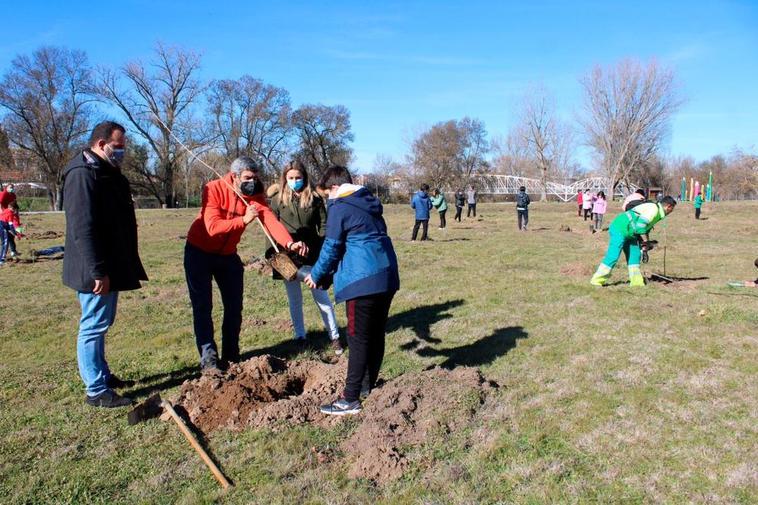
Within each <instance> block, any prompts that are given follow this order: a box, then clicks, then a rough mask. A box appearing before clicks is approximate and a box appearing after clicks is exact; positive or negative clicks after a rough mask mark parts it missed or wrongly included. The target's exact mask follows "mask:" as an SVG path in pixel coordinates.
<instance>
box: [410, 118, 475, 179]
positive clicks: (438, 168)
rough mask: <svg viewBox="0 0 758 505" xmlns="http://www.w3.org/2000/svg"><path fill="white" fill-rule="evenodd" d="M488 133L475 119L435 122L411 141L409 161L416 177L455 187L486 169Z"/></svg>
mask: <svg viewBox="0 0 758 505" xmlns="http://www.w3.org/2000/svg"><path fill="white" fill-rule="evenodd" d="M488 151H489V143H488V142H487V131H486V130H485V128H484V123H482V122H481V121H480V120H478V119H471V118H464V119H462V120H460V121H455V120H450V121H445V122H441V123H437V124H435V125H433V126H432V127H431V128H429V129H428V130H427V131H425V132H422V133H421V134H419V136H418V137H417V138H416V140H414V141H413V144H412V146H411V153H410V156H409V162H410V164H411V165H412V166H413V168H414V170H415V172H416V178H417V179H419V181H421V180H423V181H424V182H426V183H427V184H430V185H432V186H434V187H440V188H442V187H458V186H462V185H464V184H466V183H468V182H469V180H470V178H471V176H472V175H474V174H475V173H477V172H480V173H481V172H483V171H485V169H486V168H487V167H488V165H487V163H486V160H485V158H484V157H485V155H486V154H487V152H488Z"/></svg>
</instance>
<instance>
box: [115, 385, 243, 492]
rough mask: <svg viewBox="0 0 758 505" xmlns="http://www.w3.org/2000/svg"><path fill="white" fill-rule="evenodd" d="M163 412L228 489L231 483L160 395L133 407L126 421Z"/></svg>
mask: <svg viewBox="0 0 758 505" xmlns="http://www.w3.org/2000/svg"><path fill="white" fill-rule="evenodd" d="M164 411H165V412H166V413H168V414H169V416H170V417H171V419H173V420H174V421H175V422H176V425H177V426H178V427H179V430H180V431H181V432H182V434H183V435H184V437H185V438H186V439H187V441H189V443H190V445H191V446H192V448H193V449H195V452H197V453H198V455H199V456H200V458H201V459H202V460H203V463H205V465H206V466H207V467H208V468H209V469H210V471H211V473H213V476H214V477H216V480H217V481H218V482H219V484H221V487H223V488H224V489H228V488H229V487H230V486H231V483H230V482H229V481H228V480H227V478H226V477H224V474H223V473H221V470H219V468H218V466H216V463H214V462H213V460H212V459H211V458H210V456H208V453H207V452H205V450H204V449H203V447H202V446H201V445H200V443H199V442H198V441H197V438H195V435H193V434H192V432H191V431H190V430H189V428H188V427H187V424H186V423H185V422H184V420H182V418H181V417H179V414H177V413H176V411H175V410H174V407H173V405H171V402H169V401H167V400H162V399H161V395H159V394H157V393H156V394H154V395H152V396H150V397H149V398H148V399H147V400H145V401H144V402H142V403H140V404H139V405H137V406H136V407H134V408H133V409H132V410H131V411H129V413H128V414H127V420H128V422H129V424H130V425H135V424H137V423H140V422H142V421H146V420H148V419H152V418H154V417H158V416H160V415H161V414H162V413H163V412H164Z"/></svg>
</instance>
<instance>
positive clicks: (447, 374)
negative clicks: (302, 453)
mask: <svg viewBox="0 0 758 505" xmlns="http://www.w3.org/2000/svg"><path fill="white" fill-rule="evenodd" d="M346 368H347V359H346V358H345V357H343V358H341V359H340V360H339V361H338V362H337V363H336V364H329V363H323V362H320V361H315V360H303V361H292V362H287V361H285V360H282V359H279V358H276V357H274V356H269V355H266V356H261V357H257V358H253V359H250V360H248V361H245V362H243V363H239V364H237V365H234V366H232V367H231V368H230V369H229V370H228V371H227V372H226V373H225V374H223V375H221V376H219V377H212V376H203V377H201V378H199V379H196V380H192V381H187V382H185V383H184V384H183V385H182V388H181V393H180V396H179V398H178V399H177V400H176V401H175V404H176V405H177V406H178V407H180V408H182V409H184V410H185V411H186V413H187V415H188V417H189V419H190V421H191V422H192V423H193V424H194V425H195V426H197V427H198V428H199V429H201V430H202V431H204V432H206V433H208V432H211V431H213V430H216V429H219V428H226V429H231V430H242V429H244V428H247V427H269V428H273V429H276V428H277V427H280V426H281V425H282V423H291V424H302V423H314V424H317V425H321V426H331V425H335V424H337V423H341V422H343V421H344V419H345V418H342V417H332V416H325V415H323V414H321V413H320V412H319V406H320V405H322V404H324V403H327V402H329V401H332V400H333V399H334V398H336V397H337V395H338V394H339V393H340V392H341V390H342V387H343V384H344V379H345V373H346ZM495 387H497V385H496V384H494V383H491V382H489V381H487V380H485V379H484V377H482V375H481V373H480V372H479V371H478V370H477V369H474V368H467V367H459V368H456V369H454V370H452V371H451V370H445V369H441V368H434V369H431V370H425V371H423V372H416V373H407V374H404V375H401V376H400V377H397V378H395V379H393V380H391V381H389V382H387V383H384V384H383V385H381V386H380V387H378V388H377V389H374V390H373V391H372V392H371V394H370V396H369V397H368V398H367V399H366V401H365V402H364V403H363V412H362V413H361V414H360V415H359V416H357V420H358V423H359V424H358V425H357V427H356V429H355V431H354V432H353V434H352V435H351V436H350V437H348V438H347V439H346V440H345V442H344V443H343V444H342V447H341V450H342V453H343V454H344V455H345V457H346V458H347V460H348V463H349V467H350V469H349V475H350V477H353V478H369V479H373V480H375V481H376V482H378V483H384V482H387V481H390V480H393V479H395V478H397V477H400V476H401V475H402V473H403V470H404V469H405V467H406V466H407V465H408V459H407V457H406V455H405V453H404V451H406V450H407V449H409V448H412V447H413V446H417V445H419V444H423V443H424V442H426V441H427V440H430V439H433V438H434V437H435V436H436V437H440V436H442V437H444V436H445V435H446V434H448V433H452V432H455V431H456V430H459V429H461V428H463V427H465V426H466V425H467V424H469V423H470V422H471V419H472V418H473V416H474V415H475V414H476V412H477V411H478V409H479V407H480V406H481V404H482V403H483V402H484V400H485V398H486V396H487V395H488V394H489V393H490V392H491V391H492V390H493V388H495ZM328 459H331V457H330V458H328Z"/></svg>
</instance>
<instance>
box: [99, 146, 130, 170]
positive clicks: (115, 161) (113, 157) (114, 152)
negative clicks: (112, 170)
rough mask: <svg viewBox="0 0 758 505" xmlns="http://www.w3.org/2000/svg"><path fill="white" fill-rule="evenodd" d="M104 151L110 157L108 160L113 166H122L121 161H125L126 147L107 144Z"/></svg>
mask: <svg viewBox="0 0 758 505" xmlns="http://www.w3.org/2000/svg"><path fill="white" fill-rule="evenodd" d="M104 151H105V155H106V156H107V157H108V161H110V162H111V164H112V165H113V166H116V167H119V166H121V162H122V161H124V156H125V155H126V149H116V148H113V147H111V146H109V145H106V146H105V149H104ZM109 151H110V152H109Z"/></svg>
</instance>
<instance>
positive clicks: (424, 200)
mask: <svg viewBox="0 0 758 505" xmlns="http://www.w3.org/2000/svg"><path fill="white" fill-rule="evenodd" d="M411 207H413V208H414V209H416V221H428V220H429V210H431V208H432V200H431V198H429V195H427V194H426V193H424V192H423V191H421V190H419V191H417V192H416V194H415V195H413V198H411Z"/></svg>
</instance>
